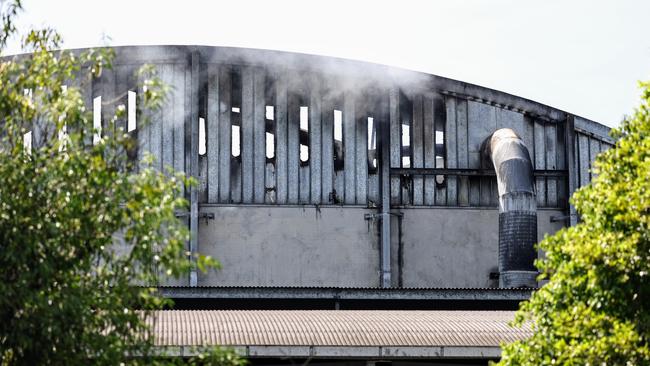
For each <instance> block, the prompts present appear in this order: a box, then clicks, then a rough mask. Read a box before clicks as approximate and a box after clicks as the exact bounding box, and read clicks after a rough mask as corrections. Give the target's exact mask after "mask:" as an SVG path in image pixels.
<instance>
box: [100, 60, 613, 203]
mask: <svg viewBox="0 0 650 366" xmlns="http://www.w3.org/2000/svg"><path fill="white" fill-rule="evenodd" d="M201 65H202V66H201V67H202V68H201V72H200V80H199V85H201V90H200V91H199V94H198V95H199V97H198V100H197V101H194V100H192V92H193V91H192V90H190V89H188V87H189V88H191V87H192V86H191V83H190V79H189V76H188V75H189V73H190V70H189V69H188V65H187V62H178V61H176V62H169V61H167V62H160V63H158V64H156V65H155V67H156V69H157V71H158V73H159V75H160V77H161V79H163V81H164V82H165V83H168V84H171V85H172V86H173V87H172V89H171V93H170V95H169V97H168V103H165V104H164V105H163V107H162V109H161V110H160V111H158V112H154V113H153V114H151V115H150V116H149V115H143V116H140V118H142V119H143V120H142V121H138V122H143V121H144V118H145V117H147V118H150V120H151V122H150V124H148V125H144V124H140V123H139V125H138V129H137V132H136V133H134V134H133V135H134V137H137V139H138V147H139V149H138V150H139V152H138V157H142V156H144V152H145V151H149V152H151V153H153V154H154V156H155V157H156V160H155V166H156V167H157V168H159V169H164V167H166V166H170V167H173V168H174V169H175V170H176V171H186V168H187V167H188V164H189V163H188V162H189V161H191V160H190V157H189V156H187V154H186V150H187V148H186V146H185V145H187V143H188V136H189V130H188V129H187V126H191V125H188V124H187V123H184V121H185V120H186V119H187V116H186V115H187V114H188V113H189V111H190V110H191V108H193V103H200V104H201V106H200V107H199V114H200V116H201V117H203V118H205V136H206V137H205V140H206V141H205V144H206V153H205V155H204V156H201V157H199V158H198V162H199V164H198V165H199V169H198V171H199V173H198V177H199V183H200V185H199V197H200V199H199V200H200V202H201V203H243V204H253V203H254V204H264V203H265V204H315V205H322V204H346V205H364V206H369V207H374V206H375V205H376V203H377V202H378V201H380V197H379V190H378V183H379V182H378V176H377V172H375V171H374V169H373V168H372V166H371V164H372V161H371V160H372V159H373V157H372V156H369V155H368V154H369V150H368V146H369V145H368V144H369V142H368V132H369V131H368V117H373V119H374V124H375V126H376V125H378V124H379V123H380V121H379V116H378V115H376V110H377V109H378V108H380V105H379V104H380V103H378V102H377V101H378V100H382V98H383V100H387V101H388V106H387V107H388V110H389V113H388V118H389V125H390V142H389V145H390V158H391V159H390V166H391V168H393V169H400V168H410V169H411V172H409V173H408V174H404V173H394V174H392V175H391V179H390V181H391V185H390V187H391V204H392V205H393V206H472V207H474V206H483V207H495V206H496V205H497V198H498V193H497V192H496V184H495V181H494V177H493V176H489V175H482V174H483V173H481V172H482V171H488V172H489V169H490V168H491V167H490V166H489V165H487V164H489V163H488V162H485V161H484V160H483V159H482V158H481V156H480V148H481V144H482V142H483V141H484V140H485V139H486V138H487V137H488V136H489V135H490V134H491V133H492V132H494V131H495V130H496V129H499V128H512V129H513V130H514V131H515V132H516V133H517V134H518V135H519V136H520V137H521V138H522V139H523V140H524V143H525V144H526V145H527V147H528V148H529V151H530V153H531V158H532V160H533V162H534V168H535V169H536V170H540V171H556V170H563V169H566V161H565V160H566V158H567V156H566V151H565V150H566V148H565V143H564V139H565V134H566V128H565V126H564V121H562V120H560V121H558V120H548V119H545V118H542V117H537V116H530V115H528V114H526V112H525V111H522V110H511V109H509V108H506V107H505V106H503V105H498V104H493V103H490V102H487V101H486V100H484V99H478V98H472V97H466V96H456V95H448V94H445V97H444V98H443V97H441V94H439V93H438V91H437V90H435V89H429V90H427V89H426V88H424V89H423V88H421V87H418V88H410V87H406V88H403V89H402V88H400V87H399V86H398V85H393V86H392V87H391V86H386V87H384V88H377V89H372V91H371V92H369V91H367V90H363V88H364V87H360V89H359V90H356V89H354V88H353V87H352V88H349V87H348V88H345V89H342V90H337V89H336V88H335V87H333V85H334V86H340V80H339V79H340V78H339V77H338V76H337V77H335V79H331V76H330V75H327V76H326V75H325V74H319V73H318V72H312V73H305V72H304V71H301V70H298V69H283V68H267V67H262V66H251V65H238V64H233V63H222V64H218V63H210V62H208V63H203V64H201ZM136 68H137V64H118V65H117V66H116V68H115V70H113V71H107V72H105V73H104V75H103V76H102V78H101V79H100V81H99V82H96V83H95V84H94V85H93V86H92V94H101V95H102V96H103V101H104V103H105V106H104V108H103V111H102V112H103V113H102V114H103V116H102V117H103V123H104V125H105V130H106V132H108V131H109V130H110V128H111V127H112V126H110V125H108V124H107V122H106V121H108V120H109V117H108V116H109V114H110V113H111V112H112V111H114V109H115V107H114V106H113V107H112V108H111V106H110V105H108V104H109V103H108V101H110V100H116V103H115V105H117V104H120V103H124V104H125V103H126V94H125V93H126V91H127V90H128V89H129V88H133V86H135V85H136V83H137V80H135V79H134V77H133V76H131V75H132V74H133V71H135V69H136ZM233 78H236V79H235V80H233ZM270 78H272V79H273V80H272V84H268V83H269V82H270ZM328 78H330V79H331V80H328ZM333 80H335V81H333ZM235 84H237V85H240V86H241V88H239V87H237V89H236V90H235V89H233V88H234V85H235ZM269 85H272V88H271V89H269V88H270V87H269ZM179 86H180V87H179ZM89 90H90V89H89ZM269 90H271V91H272V94H273V95H267V94H269ZM120 93H122V94H120ZM233 93H236V94H235V95H233ZM239 93H241V94H239ZM118 94H119V95H118ZM111 96H113V98H110V97H111ZM269 98H272V100H271V99H269ZM89 100H90V99H89ZM240 102H241V103H240ZM235 104H238V105H237V106H238V107H239V108H240V112H239V114H236V112H233V111H232V110H231V108H232V107H233V106H235ZM266 105H272V106H273V108H274V113H273V120H269V121H267V120H266V108H265V107H266ZM301 106H302V107H307V108H308V109H309V112H308V120H309V121H308V126H309V127H308V131H303V132H301V131H300V107H301ZM334 110H340V111H341V112H342V118H343V126H342V129H343V141H342V143H340V145H341V146H342V150H343V151H342V158H343V164H341V167H339V168H337V167H335V164H334V159H335V148H334V147H335V142H334ZM233 118H235V120H233ZM239 118H241V122H240V124H241V125H240V126H239V131H240V134H241V141H240V144H241V146H240V155H239V156H238V157H235V156H233V147H232V146H231V145H232V141H233V139H232V135H231V134H232V131H233V123H234V124H239V122H237V119H239ZM576 118H577V119H576V121H577V122H576V123H577V127H576V139H575V144H576V146H575V147H576V154H575V156H574V159H575V162H576V166H577V171H576V175H577V177H578V182H579V184H580V185H584V184H586V183H587V182H589V181H590V179H591V178H592V175H591V173H590V168H591V166H592V162H593V160H594V159H595V156H596V155H597V154H598V153H599V152H601V151H603V150H604V149H606V148H607V147H609V146H611V143H612V142H611V141H610V140H611V139H608V138H607V137H603V136H601V135H602V134H603V133H602V132H603V131H604V130H603V131H601V129H598V128H596V127H598V126H596V127H593V126H592V125H594V126H595V124H593V123H592V122H590V121H587V120H584V119H580V118H578V117H576ZM191 123H198V121H191ZM402 124H406V125H407V126H409V131H410V136H409V137H408V140H409V143H408V145H405V146H402V145H403V144H402V128H403V127H402ZM267 125H268V126H272V129H273V131H271V132H270V133H272V135H273V138H274V147H275V149H274V152H273V157H272V158H267V157H266V155H267V151H266V142H267V141H266V131H267V129H268V128H271V127H267ZM117 126H118V127H122V128H126V120H123V121H122V120H120V121H118V123H117ZM592 127H593V128H592ZM594 128H595V129H594ZM592 130H593V131H592ZM437 131H438V133H442V134H443V136H444V146H443V147H441V146H436V133H437ZM301 145H308V148H309V158H308V160H307V161H301V158H300V146H301ZM404 157H408V158H409V159H410V165H408V166H406V165H405V164H406V161H407V160H403V158H404ZM439 157H442V160H440V158H439ZM437 159H438V160H437ZM443 161H444V163H443ZM439 164H444V166H439ZM436 168H441V169H449V170H451V171H452V172H451V173H445V175H444V177H442V178H439V177H437V176H436V175H433V174H435V173H433V174H432V173H426V174H418V173H417V169H424V170H428V171H431V170H433V169H436ZM454 170H459V171H470V172H471V171H472V170H475V171H476V172H475V173H473V174H466V173H458V174H456V173H453V171H454ZM436 179H440V182H441V183H436ZM535 181H536V189H537V196H538V206H540V207H550V208H562V207H566V199H567V195H568V192H567V184H568V183H567V178H566V177H565V176H562V174H561V173H558V174H557V175H548V174H547V175H541V174H539V175H537V176H536V178H535Z"/></svg>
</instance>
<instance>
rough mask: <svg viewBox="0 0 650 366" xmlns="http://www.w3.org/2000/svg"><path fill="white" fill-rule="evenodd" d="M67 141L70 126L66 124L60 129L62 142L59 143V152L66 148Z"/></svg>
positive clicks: (60, 140)
mask: <svg viewBox="0 0 650 366" xmlns="http://www.w3.org/2000/svg"><path fill="white" fill-rule="evenodd" d="M67 141H68V126H67V125H65V124H64V125H63V126H62V127H61V129H60V130H59V142H60V143H61V144H60V145H59V152H61V151H65V150H66V145H67Z"/></svg>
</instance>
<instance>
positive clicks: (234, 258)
mask: <svg viewBox="0 0 650 366" xmlns="http://www.w3.org/2000/svg"><path fill="white" fill-rule="evenodd" d="M201 212H202V213H203V212H206V213H207V212H209V213H214V214H215V219H214V220H210V221H207V223H206V221H204V220H201V221H200V223H199V252H201V253H203V254H209V255H212V256H213V257H215V258H217V259H218V260H219V261H220V262H221V265H222V269H221V270H220V271H216V272H214V271H213V272H210V273H209V274H207V275H200V276H199V283H198V284H199V286H208V285H220V286H229V285H240V286H340V287H345V286H359V287H377V286H378V285H379V247H378V242H379V239H378V236H377V228H376V227H375V226H374V225H373V224H372V223H370V222H369V221H366V220H365V219H364V214H366V213H372V212H376V211H375V210H368V209H364V208H360V207H345V208H344V207H321V208H319V209H316V208H315V207H314V206H305V207H299V206H276V207H269V206H212V207H210V206H207V207H202V208H201Z"/></svg>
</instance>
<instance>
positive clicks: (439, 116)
mask: <svg viewBox="0 0 650 366" xmlns="http://www.w3.org/2000/svg"><path fill="white" fill-rule="evenodd" d="M434 111H435V112H434V120H435V142H436V146H435V154H436V168H437V169H444V168H446V165H447V162H446V156H447V147H446V146H445V121H446V120H447V114H446V108H445V104H444V100H443V99H442V98H435V99H434ZM436 184H437V185H438V186H443V185H444V184H445V176H444V175H436Z"/></svg>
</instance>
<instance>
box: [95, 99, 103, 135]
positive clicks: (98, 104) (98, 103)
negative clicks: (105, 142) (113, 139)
mask: <svg viewBox="0 0 650 366" xmlns="http://www.w3.org/2000/svg"><path fill="white" fill-rule="evenodd" d="M93 130H94V131H93V145H97V144H98V143H99V141H101V139H102V97H101V96H99V97H96V98H95V99H93Z"/></svg>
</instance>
